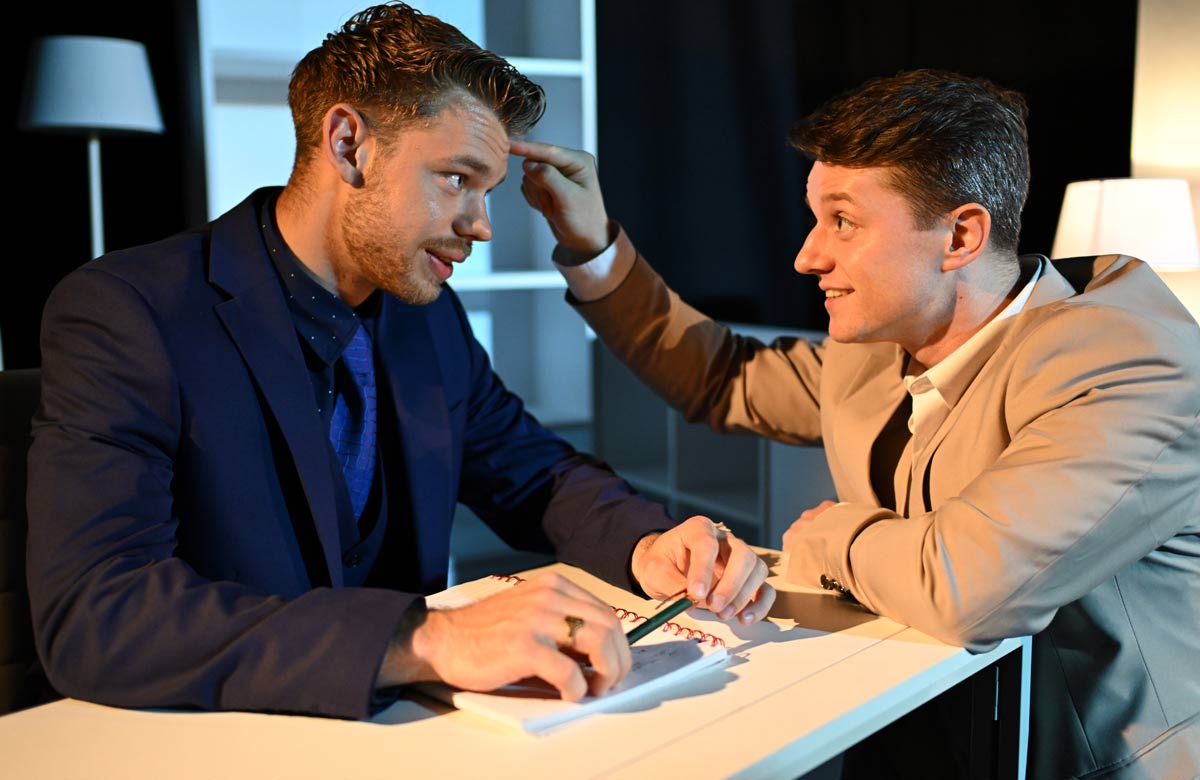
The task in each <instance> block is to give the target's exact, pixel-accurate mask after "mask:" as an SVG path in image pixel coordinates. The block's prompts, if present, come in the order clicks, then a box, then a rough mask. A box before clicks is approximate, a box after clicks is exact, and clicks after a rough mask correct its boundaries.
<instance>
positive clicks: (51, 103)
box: [21, 35, 163, 134]
mask: <svg viewBox="0 0 1200 780" xmlns="http://www.w3.org/2000/svg"><path fill="white" fill-rule="evenodd" d="M24 101H25V102H24V105H23V106H22V109H23V110H22V112H21V125H22V126H23V127H24V128H26V129H28V130H41V131H58V132H66V133H89V134H106V133H161V132H162V131H163V123H162V115H161V114H160V113H159V110H158V100H157V99H156V98H155V95H154V82H153V80H152V78H151V76H150V62H149V59H148V58H147V56H146V47H145V46H143V45H142V44H140V43H138V42H136V41H126V40H122V39H119V38H98V37H92V36H81V35H56V36H51V37H48V38H41V39H39V40H38V41H36V42H35V43H34V46H33V49H32V50H31V52H30V62H29V70H28V80H27V82H26V85H25V96H24Z"/></svg>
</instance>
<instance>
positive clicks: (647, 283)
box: [570, 230, 823, 444]
mask: <svg viewBox="0 0 1200 780" xmlns="http://www.w3.org/2000/svg"><path fill="white" fill-rule="evenodd" d="M617 252H618V256H619V259H618V261H617V263H618V264H621V265H623V264H625V263H627V262H628V261H629V258H631V257H632V258H633V263H632V268H631V270H630V271H629V274H628V276H626V277H625V280H624V281H623V282H622V283H621V284H620V285H619V286H618V287H617V288H616V290H614V291H613V292H611V293H609V294H608V295H607V296H605V297H604V298H601V299H600V300H597V301H592V302H589V303H581V302H579V301H577V300H574V299H573V298H571V299H570V300H571V302H572V305H574V306H575V308H576V309H577V310H578V311H579V312H580V314H582V315H583V317H584V318H585V319H586V320H587V322H588V324H589V325H590V326H591V327H592V328H593V329H594V330H595V331H596V333H597V335H599V337H600V339H601V340H602V341H603V342H604V344H605V345H606V346H607V347H608V348H609V349H610V350H612V352H613V354H615V355H616V356H617V357H618V358H619V359H620V360H621V361H622V362H623V363H625V365H627V366H629V368H630V369H632V371H633V372H634V373H635V374H636V375H637V376H638V378H639V379H641V380H642V381H643V382H645V383H646V384H647V385H649V386H650V387H651V388H652V389H653V390H654V391H655V392H657V393H658V394H659V395H660V396H662V397H663V398H664V399H666V401H667V403H669V404H670V405H671V406H673V407H675V408H676V409H678V410H679V411H680V412H681V413H682V414H683V415H684V417H685V418H686V419H687V420H688V421H690V422H697V421H703V422H706V423H707V424H708V425H710V426H711V427H712V428H713V429H714V430H717V431H720V432H723V433H757V434H761V435H763V436H768V437H770V438H772V439H776V440H778V441H782V442H787V443H789V444H813V443H818V442H819V440H820V437H821V420H820V404H819V402H818V400H817V399H818V397H819V395H820V380H821V355H822V351H823V348H822V347H821V346H819V345H813V344H810V343H808V342H807V341H804V340H802V339H777V340H776V341H774V342H772V343H771V344H770V345H766V344H763V343H762V342H760V341H757V340H754V339H750V338H744V337H741V336H738V335H736V334H734V333H732V332H730V330H729V328H727V327H725V326H724V325H722V324H720V323H718V322H715V321H713V320H712V319H709V318H708V317H706V316H705V315H703V314H701V313H700V312H698V311H696V310H695V309H693V308H692V307H691V306H688V305H687V304H686V303H684V302H683V301H682V300H680V298H679V296H678V295H676V294H675V293H674V292H672V291H671V290H670V289H669V288H668V287H667V286H666V284H665V283H664V282H663V280H662V278H661V277H659V275H658V274H657V273H655V272H654V270H653V269H652V268H651V267H650V265H649V264H648V263H646V261H645V260H644V259H642V258H641V257H640V256H639V255H637V250H636V249H634V247H633V244H632V243H631V242H630V240H629V237H628V236H627V235H626V234H625V231H624V230H622V231H621V232H620V233H619V235H618V236H617Z"/></svg>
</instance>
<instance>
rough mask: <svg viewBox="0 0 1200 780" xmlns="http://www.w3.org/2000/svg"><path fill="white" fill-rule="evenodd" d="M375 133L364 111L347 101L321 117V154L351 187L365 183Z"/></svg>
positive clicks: (338, 104)
mask: <svg viewBox="0 0 1200 780" xmlns="http://www.w3.org/2000/svg"><path fill="white" fill-rule="evenodd" d="M372 142H373V136H372V135H371V132H370V131H369V130H368V129H367V123H366V120H365V119H363V116H362V114H360V113H358V110H357V109H355V108H354V106H351V105H350V104H348V103H336V104H334V105H333V107H331V108H330V109H329V110H328V111H326V112H325V118H324V119H323V120H322V121H321V154H322V157H323V158H324V159H325V161H326V162H327V163H329V165H330V166H331V167H332V168H333V169H334V170H335V171H337V173H338V175H339V176H340V177H341V179H342V181H344V182H346V183H347V184H349V185H350V186H351V187H361V186H363V179H364V177H363V170H364V166H365V165H366V162H367V157H368V151H369V148H370V146H371V145H372Z"/></svg>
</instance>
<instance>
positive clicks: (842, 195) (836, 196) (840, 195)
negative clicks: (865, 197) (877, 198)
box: [804, 192, 859, 211]
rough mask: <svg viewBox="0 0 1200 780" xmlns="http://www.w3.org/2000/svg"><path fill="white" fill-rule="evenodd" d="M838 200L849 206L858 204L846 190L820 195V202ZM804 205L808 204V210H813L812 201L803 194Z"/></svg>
mask: <svg viewBox="0 0 1200 780" xmlns="http://www.w3.org/2000/svg"><path fill="white" fill-rule="evenodd" d="M839 201H840V202H843V203H849V204H850V205H851V206H857V205H859V203H858V201H856V200H855V199H854V198H853V197H852V196H851V195H850V193H848V192H828V193H826V194H824V195H822V196H821V202H822V203H833V202H839ZM804 205H805V206H808V210H809V211H812V210H813V207H812V201H810V200H809V199H808V196H807V195H805V196H804Z"/></svg>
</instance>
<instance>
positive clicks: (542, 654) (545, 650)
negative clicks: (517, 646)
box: [529, 642, 588, 701]
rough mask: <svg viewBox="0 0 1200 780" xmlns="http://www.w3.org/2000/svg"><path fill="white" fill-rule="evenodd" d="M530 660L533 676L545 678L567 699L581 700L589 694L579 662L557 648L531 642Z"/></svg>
mask: <svg viewBox="0 0 1200 780" xmlns="http://www.w3.org/2000/svg"><path fill="white" fill-rule="evenodd" d="M529 662H530V665H531V668H532V672H533V676H534V677H539V678H541V679H543V680H545V681H546V682H547V683H549V684H550V685H553V686H554V687H555V688H557V689H558V692H559V695H561V696H562V697H563V699H564V700H565V701H579V700H580V699H582V698H583V697H584V696H586V695H587V690H588V687H587V680H586V679H584V676H583V669H581V668H580V667H579V663H578V662H576V661H574V660H572V659H571V658H570V657H568V656H567V655H565V654H563V653H562V652H560V651H559V650H558V649H557V648H554V647H550V646H549V645H545V644H542V643H541V642H534V643H531V647H530V650H529Z"/></svg>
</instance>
